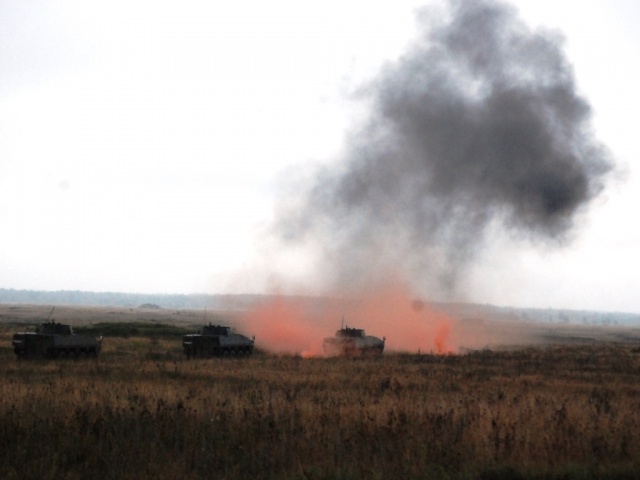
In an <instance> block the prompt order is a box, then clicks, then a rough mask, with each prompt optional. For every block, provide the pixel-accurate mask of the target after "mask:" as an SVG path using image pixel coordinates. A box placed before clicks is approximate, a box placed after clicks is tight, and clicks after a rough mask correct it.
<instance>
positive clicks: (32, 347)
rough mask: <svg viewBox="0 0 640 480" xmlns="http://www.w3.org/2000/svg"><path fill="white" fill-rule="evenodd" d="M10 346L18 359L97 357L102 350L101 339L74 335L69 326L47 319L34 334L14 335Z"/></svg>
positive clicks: (21, 333) (22, 333)
mask: <svg viewBox="0 0 640 480" xmlns="http://www.w3.org/2000/svg"><path fill="white" fill-rule="evenodd" d="M51 313H53V309H51ZM51 313H50V314H49V317H51ZM11 344H12V345H13V351H14V352H15V354H16V355H17V356H18V358H21V357H46V358H56V357H59V356H60V355H64V356H73V357H78V356H80V355H81V354H85V355H87V356H93V357H97V356H98V354H99V353H100V350H101V349H102V337H99V338H94V337H90V336H88V335H80V334H75V333H73V329H72V328H71V325H65V324H63V323H56V322H55V321H53V320H49V319H47V321H46V322H44V323H41V324H40V325H38V326H37V327H36V331H35V332H20V333H14V334H13V340H12V341H11Z"/></svg>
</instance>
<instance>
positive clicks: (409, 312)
mask: <svg viewBox="0 0 640 480" xmlns="http://www.w3.org/2000/svg"><path fill="white" fill-rule="evenodd" d="M320 303H321V307H320V306H319V304H320ZM343 319H344V324H345V326H349V327H356V328H363V329H365V333H366V334H367V335H373V336H376V337H380V338H382V337H386V345H385V351H397V352H410V353H417V352H422V353H437V354H448V353H454V352H455V351H456V350H457V348H456V347H454V345H456V342H455V341H454V339H452V331H455V329H454V328H452V327H454V323H455V321H454V320H453V319H451V318H450V317H449V316H447V315H446V314H444V313H442V312H438V311H437V310H435V309H433V308H431V307H430V306H429V304H427V303H426V302H424V301H422V300H416V298H415V296H414V295H412V294H411V291H410V289H409V288H408V287H407V286H406V285H405V284H404V283H402V282H400V281H396V282H390V283H389V284H387V285H385V286H381V287H379V288H375V289H371V290H370V291H368V292H366V293H365V294H362V296H361V297H360V298H357V299H353V300H344V299H343V300H331V299H322V300H318V299H316V300H309V299H307V300H305V299H302V298H291V297H283V296H278V297H276V299H275V300H272V301H269V302H265V303H263V304H261V305H259V306H257V307H256V308H254V309H252V310H250V311H248V312H246V313H245V315H243V317H242V318H241V320H240V323H241V328H242V329H243V331H246V332H247V333H248V334H250V335H255V336H256V347H257V348H262V349H264V350H267V351H269V352H271V353H281V354H298V355H302V356H318V355H322V353H323V352H322V340H323V338H325V337H329V336H333V335H334V333H335V331H336V330H337V329H338V328H340V326H341V323H342V321H343Z"/></svg>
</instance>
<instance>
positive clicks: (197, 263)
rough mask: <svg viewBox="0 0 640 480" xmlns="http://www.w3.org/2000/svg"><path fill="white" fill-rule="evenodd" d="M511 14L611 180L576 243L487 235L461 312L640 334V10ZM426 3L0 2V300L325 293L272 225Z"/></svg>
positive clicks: (610, 2)
mask: <svg viewBox="0 0 640 480" xmlns="http://www.w3.org/2000/svg"><path fill="white" fill-rule="evenodd" d="M511 3H512V4H513V5H515V6H516V7H517V8H518V10H519V12H520V15H521V17H522V19H523V20H524V21H525V22H526V23H527V24H528V25H530V26H531V27H532V28H534V29H535V28H545V29H550V30H553V31H555V32H556V34H558V35H561V36H563V37H564V44H563V50H564V52H565V54H566V56H567V58H568V59H569V61H570V62H571V64H572V65H573V69H574V75H575V81H576V84H577V88H578V92H579V94H580V95H582V96H583V97H584V98H585V99H586V100H587V101H588V102H589V103H590V105H591V108H592V118H591V122H592V126H593V128H594V133H595V136H596V137H597V139H598V140H599V141H600V142H602V143H603V144H604V145H606V146H607V147H608V149H609V151H610V153H611V157H612V158H613V159H614V160H615V165H616V167H615V171H614V172H613V173H612V174H611V175H610V178H609V181H608V183H607V187H606V189H605V190H604V191H603V192H602V193H601V194H600V195H599V196H598V197H597V198H595V200H593V202H591V204H590V205H589V208H588V209H587V210H586V211H585V212H584V213H582V214H581V216H580V217H579V218H578V219H577V220H576V225H575V228H574V229H573V230H572V235H571V236H572V241H571V242H568V243H567V244H565V245H561V246H558V245H544V246H541V245H540V244H537V243H531V242H522V241H520V240H519V239H517V238H513V237H511V236H507V235H502V234H501V233H500V231H495V232H492V233H490V234H489V237H488V240H487V241H486V247H485V248H484V249H483V251H482V253H481V254H480V255H478V256H477V257H476V259H475V260H474V262H473V265H472V266H471V267H469V269H468V270H467V271H465V275H464V278H463V279H462V280H461V281H460V286H459V288H457V289H456V295H458V298H457V299H459V300H464V301H474V302H479V303H493V304H498V305H511V306H522V307H545V308H546V307H552V308H574V309H597V310H607V311H611V310H617V311H630V312H637V313H640V295H638V291H639V285H640V283H639V282H638V279H639V278H640V275H639V274H638V269H639V267H640V222H639V221H638V210H639V209H640V143H639V142H638V134H637V130H638V127H637V126H638V112H640V93H639V92H640V89H639V88H638V85H640V55H639V54H638V53H639V52H640V30H639V29H638V28H637V25H638V22H639V21H640V3H639V2H637V1H635V0H588V1H584V2H559V1H557V0H555V1H551V0H549V1H547V0H545V1H541V0H513V1H512V2H511ZM432 4H434V2H429V1H425V2H417V1H398V0H393V1H384V2H383V1H381V2H372V1H349V2H337V1H335V2H334V1H324V2H299V1H284V0H276V1H271V2H257V1H238V0H233V1H226V0H218V1H215V2H212V1H192V0H181V1H175V2H166V1H136V0H127V1H116V0H109V1H95V2H86V1H80V0H78V1H44V0H43V1H38V0H29V1H25V0H15V1H10V0H0V221H1V223H0V225H1V227H2V230H1V232H2V233H1V235H0V288H15V289H43V290H90V291H119V292H141V293H267V292H270V291H272V290H273V289H279V288H280V287H281V283H283V284H288V285H295V284H296V283H299V284H300V285H301V290H303V291H304V293H313V285H314V283H313V281H312V280H310V279H313V277H314V268H315V266H314V263H313V261H312V260H311V257H313V255H312V254H310V253H309V251H305V250H303V251H293V252H292V251H283V250H282V249H278V248H277V247H275V246H274V245H275V243H274V242H271V241H270V240H269V239H268V238H265V236H267V235H268V234H267V233H266V232H268V231H269V225H270V224H271V222H272V221H273V217H274V211H276V210H277V209H278V208H279V205H280V206H281V205H282V202H284V203H285V204H286V198H287V192H288V191H289V190H290V189H295V187H296V185H291V182H293V183H297V182H300V181H301V179H304V178H305V175H309V176H310V175H312V173H311V172H313V171H315V169H317V168H318V167H319V166H322V165H339V164H340V162H341V159H342V158H343V156H344V152H345V149H346V147H345V145H346V142H347V138H349V134H350V132H352V131H353V129H354V128H355V126H357V125H358V124H359V123H361V122H362V121H363V119H365V118H367V114H368V113H367V102H363V101H360V100H358V99H359V98H360V96H359V95H358V92H359V89H360V88H361V87H362V85H364V84H366V83H367V82H370V81H371V80H372V79H374V78H376V75H378V73H379V71H380V69H381V68H382V67H383V66H384V65H386V64H388V63H389V62H393V61H394V60H395V59H397V58H399V57H400V56H402V55H403V53H404V52H405V51H406V49H407V47H408V46H409V45H411V43H412V41H413V40H415V37H416V35H418V30H417V22H416V15H415V12H416V9H418V8H419V7H421V6H423V5H432ZM478 42H482V39H481V38H479V39H478ZM306 172H309V173H308V174H307V173H306ZM288 288H289V290H291V287H290V286H289V287H288ZM417 293H418V294H420V295H422V296H424V297H425V298H428V297H429V296H430V295H429V292H426V291H422V292H417Z"/></svg>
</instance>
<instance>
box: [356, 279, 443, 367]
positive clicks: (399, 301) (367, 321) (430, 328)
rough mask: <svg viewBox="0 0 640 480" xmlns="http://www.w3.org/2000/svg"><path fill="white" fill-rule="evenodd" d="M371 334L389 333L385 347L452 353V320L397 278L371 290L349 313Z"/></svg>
mask: <svg viewBox="0 0 640 480" xmlns="http://www.w3.org/2000/svg"><path fill="white" fill-rule="evenodd" d="M349 316H350V317H353V318H354V319H356V320H357V321H358V322H359V324H361V325H362V327H361V328H366V330H367V334H368V335H376V336H383V335H384V336H386V337H387V342H386V347H385V349H386V350H391V351H404V352H411V353H415V352H419V351H420V352H423V353H425V352H432V353H438V354H444V353H453V351H454V350H453V348H452V347H451V339H450V335H451V326H452V323H453V320H452V319H451V318H450V317H449V316H447V315H446V314H444V313H442V312H438V311H437V310H434V309H433V308H431V307H430V306H429V304H427V303H426V302H424V301H422V300H416V299H415V297H414V295H412V294H411V291H410V290H409V288H408V287H407V286H406V285H405V284H404V283H402V282H400V281H394V282H391V283H389V284H387V285H384V286H382V287H379V288H377V289H374V290H372V291H371V292H369V293H368V294H367V295H364V296H363V297H362V299H361V300H360V301H359V302H357V303H356V305H355V308H354V310H353V311H352V312H350V314H349Z"/></svg>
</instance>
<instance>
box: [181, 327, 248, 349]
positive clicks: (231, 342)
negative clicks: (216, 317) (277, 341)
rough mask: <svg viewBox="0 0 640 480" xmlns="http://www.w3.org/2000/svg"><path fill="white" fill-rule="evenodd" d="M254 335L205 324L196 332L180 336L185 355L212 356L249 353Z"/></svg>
mask: <svg viewBox="0 0 640 480" xmlns="http://www.w3.org/2000/svg"><path fill="white" fill-rule="evenodd" d="M254 342H255V337H253V338H247V337H245V336H244V335H240V334H237V333H231V328H230V327H225V326H222V325H212V324H211V323H209V325H205V326H204V327H202V328H201V329H200V331H199V332H198V333H190V334H187V335H185V336H184V337H183V338H182V348H183V349H184V353H185V355H186V356H187V357H214V356H228V355H251V353H252V352H253V344H254Z"/></svg>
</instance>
